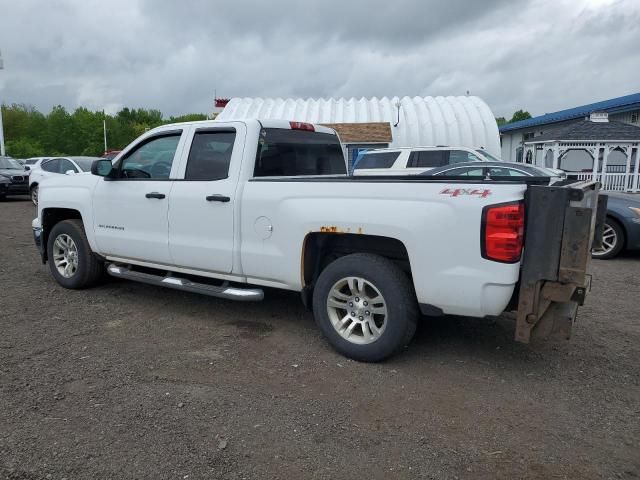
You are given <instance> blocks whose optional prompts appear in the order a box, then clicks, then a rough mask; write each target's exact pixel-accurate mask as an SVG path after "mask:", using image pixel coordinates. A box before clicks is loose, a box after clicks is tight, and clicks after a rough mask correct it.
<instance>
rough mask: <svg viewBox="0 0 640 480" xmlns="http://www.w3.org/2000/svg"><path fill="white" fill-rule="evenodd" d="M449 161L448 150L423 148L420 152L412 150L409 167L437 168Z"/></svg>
mask: <svg viewBox="0 0 640 480" xmlns="http://www.w3.org/2000/svg"><path fill="white" fill-rule="evenodd" d="M448 163H449V151H448V150H423V151H419V152H411V155H410V156H409V164H408V167H409V168H415V167H420V168H423V167H424V168H435V167H442V166H444V165H447V164H448Z"/></svg>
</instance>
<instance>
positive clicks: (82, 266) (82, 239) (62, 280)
mask: <svg viewBox="0 0 640 480" xmlns="http://www.w3.org/2000/svg"><path fill="white" fill-rule="evenodd" d="M63 234H64V235H68V236H69V237H71V239H72V240H73V242H74V243H75V245H76V247H77V263H78V266H77V269H76V271H75V273H73V274H72V275H71V276H70V277H65V276H63V275H62V274H61V273H60V272H59V271H58V268H57V267H56V265H55V261H54V252H53V249H54V243H55V241H56V239H57V238H58V236H60V235H63ZM47 257H48V258H49V270H51V275H53V278H55V280H56V282H58V283H59V284H60V285H62V286H63V287H64V288H70V289H74V290H76V289H82V288H87V287H90V286H92V285H94V284H95V283H96V282H97V281H98V280H99V279H100V278H101V277H102V274H103V271H104V269H103V265H102V263H101V262H99V261H98V259H97V258H96V257H95V256H94V255H93V252H92V251H91V247H90V246H89V242H88V240H87V235H86V234H85V232H84V227H83V225H82V221H81V220H77V219H71V220H64V221H62V222H60V223H57V224H56V225H55V226H54V227H53V228H52V229H51V233H49V238H48V239H47Z"/></svg>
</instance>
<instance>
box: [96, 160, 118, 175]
mask: <svg viewBox="0 0 640 480" xmlns="http://www.w3.org/2000/svg"><path fill="white" fill-rule="evenodd" d="M112 170H113V165H112V164H111V160H107V159H101V160H95V161H94V162H93V163H92V164H91V174H92V175H97V176H99V177H107V176H109V174H110V173H111V171H112Z"/></svg>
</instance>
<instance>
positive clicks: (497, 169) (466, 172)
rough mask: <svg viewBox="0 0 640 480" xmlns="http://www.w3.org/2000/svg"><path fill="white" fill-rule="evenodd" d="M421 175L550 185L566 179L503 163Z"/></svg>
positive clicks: (545, 170) (556, 172) (560, 174)
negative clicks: (531, 180)
mask: <svg viewBox="0 0 640 480" xmlns="http://www.w3.org/2000/svg"><path fill="white" fill-rule="evenodd" d="M421 175H426V176H436V175H442V176H463V177H477V178H484V179H485V180H491V179H493V178H495V177H500V178H502V177H549V178H550V183H556V182H559V181H562V180H565V179H566V178H567V175H566V173H564V172H563V171H562V170H552V169H549V168H545V167H538V166H534V165H527V164H523V163H515V162H503V161H497V162H482V163H479V162H469V163H458V164H455V165H447V166H445V167H438V168H432V169H430V170H427V171H425V172H422V173H421Z"/></svg>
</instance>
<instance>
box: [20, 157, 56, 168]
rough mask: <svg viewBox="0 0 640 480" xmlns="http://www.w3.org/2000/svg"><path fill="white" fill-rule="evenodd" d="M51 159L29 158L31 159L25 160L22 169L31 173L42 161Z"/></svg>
mask: <svg viewBox="0 0 640 480" xmlns="http://www.w3.org/2000/svg"><path fill="white" fill-rule="evenodd" d="M49 158H51V157H31V158H27V159H26V160H25V162H24V169H25V170H27V171H31V170H33V169H34V168H37V167H39V166H40V164H41V163H42V162H43V161H44V160H48V159H49Z"/></svg>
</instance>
